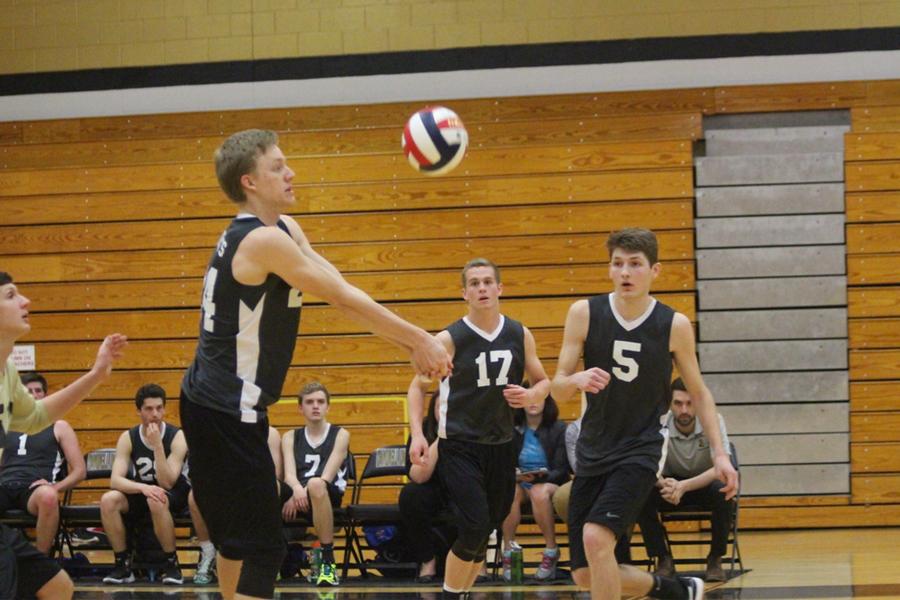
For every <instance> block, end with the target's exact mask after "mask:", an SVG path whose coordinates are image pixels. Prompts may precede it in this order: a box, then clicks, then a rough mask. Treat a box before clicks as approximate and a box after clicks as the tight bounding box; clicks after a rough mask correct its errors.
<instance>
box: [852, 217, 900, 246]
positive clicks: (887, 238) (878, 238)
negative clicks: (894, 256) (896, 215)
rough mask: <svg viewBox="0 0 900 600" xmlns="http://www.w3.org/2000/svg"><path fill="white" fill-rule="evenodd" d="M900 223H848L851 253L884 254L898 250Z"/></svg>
mask: <svg viewBox="0 0 900 600" xmlns="http://www.w3.org/2000/svg"><path fill="white" fill-rule="evenodd" d="M898 234H900V223H872V224H864V225H856V224H848V225H847V252H848V253H849V254H883V253H888V252H893V251H896V250H897V249H898V248H897V236H898Z"/></svg>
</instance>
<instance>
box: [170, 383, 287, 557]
mask: <svg viewBox="0 0 900 600" xmlns="http://www.w3.org/2000/svg"><path fill="white" fill-rule="evenodd" d="M179 410H180V412H181V426H182V428H183V429H184V435H185V438H186V440H187V444H188V448H190V461H191V485H192V486H193V489H194V499H195V500H196V501H197V506H198V507H199V508H200V513H201V514H202V515H203V518H204V520H206V524H207V527H208V528H209V534H210V538H211V539H212V542H213V544H215V546H216V548H217V549H218V550H219V552H220V553H221V554H222V556H224V557H225V558H229V559H231V560H244V559H245V558H249V557H253V558H259V557H267V556H271V557H274V559H275V560H277V561H278V562H279V563H280V561H281V557H282V555H283V554H284V550H285V547H284V540H283V538H282V535H281V503H280V502H279V497H278V488H277V484H276V479H275V463H274V462H272V455H271V453H270V452H269V444H268V437H269V423H268V420H267V419H261V420H260V421H258V422H256V423H244V422H242V421H241V420H240V419H238V418H237V417H235V416H233V415H229V414H227V413H224V412H220V411H217V410H213V409H210V408H206V407H203V406H200V405H198V404H195V403H194V402H191V401H190V400H188V399H187V398H185V396H184V393H182V395H181V401H180V402H179Z"/></svg>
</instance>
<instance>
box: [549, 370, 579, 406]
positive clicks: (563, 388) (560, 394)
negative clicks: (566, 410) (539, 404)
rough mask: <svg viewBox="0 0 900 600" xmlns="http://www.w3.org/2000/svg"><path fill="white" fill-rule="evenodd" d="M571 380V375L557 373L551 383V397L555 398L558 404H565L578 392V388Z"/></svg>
mask: <svg viewBox="0 0 900 600" xmlns="http://www.w3.org/2000/svg"><path fill="white" fill-rule="evenodd" d="M571 379H572V376H571V375H564V374H562V373H557V374H556V375H555V376H554V377H553V381H551V382H550V395H551V396H553V398H554V399H556V401H557V402H565V401H566V400H568V399H569V398H571V397H572V396H573V395H574V394H575V392H576V391H578V386H577V385H575V383H573V382H572V380H571Z"/></svg>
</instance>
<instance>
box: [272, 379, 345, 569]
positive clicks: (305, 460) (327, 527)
mask: <svg viewBox="0 0 900 600" xmlns="http://www.w3.org/2000/svg"><path fill="white" fill-rule="evenodd" d="M298 400H299V404H300V412H301V413H302V414H303V418H304V420H305V422H306V425H305V426H304V427H300V428H299V429H294V430H293V431H288V432H287V433H285V434H284V437H283V438H282V440H281V455H282V459H283V461H284V483H285V489H284V493H282V498H284V497H285V496H286V495H287V492H288V491H290V492H291V495H290V496H288V497H287V499H286V500H285V502H284V506H283V507H282V511H281V512H282V516H283V517H284V519H285V520H286V521H290V520H291V519H293V518H295V517H296V516H297V515H298V514H305V515H311V516H312V522H313V526H314V527H315V528H316V535H318V537H319V542H321V544H322V564H321V566H320V567H319V575H318V577H317V579H316V585H318V586H329V585H337V584H338V578H337V569H336V566H335V560H334V509H335V508H337V507H339V506H340V505H341V500H342V499H343V496H344V490H346V489H347V481H346V474H347V458H348V449H349V447H350V432H349V431H347V430H346V429H343V428H341V427H339V426H338V425H332V424H331V423H329V422H328V420H327V419H326V417H327V415H328V409H329V407H330V403H331V395H330V394H329V393H328V390H327V389H325V386H324V385H322V384H321V383H318V382H312V383H308V384H306V385H305V386H303V389H301V390H300V394H299V398H298Z"/></svg>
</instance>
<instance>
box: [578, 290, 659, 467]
mask: <svg viewBox="0 0 900 600" xmlns="http://www.w3.org/2000/svg"><path fill="white" fill-rule="evenodd" d="M588 306H589V308H590V325H589V328H588V334H587V339H586V340H585V342H584V367H585V369H589V368H591V367H600V368H601V369H603V370H604V371H606V372H608V373H609V374H610V380H609V384H608V385H607V386H606V387H605V388H604V389H602V390H600V393H599V394H587V410H586V411H585V413H584V418H583V419H582V422H581V435H580V436H579V437H578V444H577V446H576V453H577V457H578V474H579V475H586V476H593V475H601V474H603V473H606V472H607V471H609V470H610V469H612V468H614V467H617V466H619V465H623V464H636V465H640V466H645V467H647V468H648V469H650V470H652V471H654V472H656V473H658V472H659V470H660V468H661V465H662V462H663V461H664V460H665V447H666V440H667V437H668V436H667V435H666V429H665V425H664V423H663V422H662V416H663V415H664V414H665V413H666V410H667V409H668V406H669V399H670V398H671V381H672V354H671V352H670V350H669V337H670V336H671V332H672V318H673V317H674V316H675V311H674V310H673V309H672V308H670V307H668V306H666V305H665V304H662V303H661V302H657V301H656V300H655V299H653V300H652V302H651V304H650V306H649V307H648V308H647V311H646V312H645V313H644V314H643V315H641V316H640V317H638V318H637V319H635V320H634V321H625V320H624V319H623V318H622V316H621V315H619V314H618V312H617V311H616V310H615V307H614V306H613V296H612V294H603V295H600V296H594V297H593V298H590V299H589V300H588Z"/></svg>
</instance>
